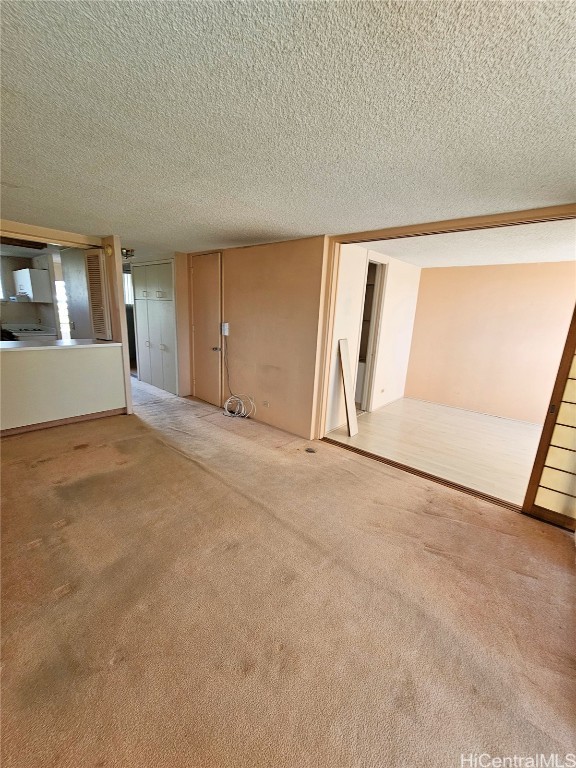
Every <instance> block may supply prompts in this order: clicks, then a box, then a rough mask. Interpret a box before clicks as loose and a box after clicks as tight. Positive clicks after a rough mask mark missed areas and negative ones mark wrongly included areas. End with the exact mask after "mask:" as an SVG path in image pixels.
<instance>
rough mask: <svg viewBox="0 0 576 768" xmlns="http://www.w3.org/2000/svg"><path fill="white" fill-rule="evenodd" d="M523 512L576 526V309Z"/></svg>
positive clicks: (572, 528)
mask: <svg viewBox="0 0 576 768" xmlns="http://www.w3.org/2000/svg"><path fill="white" fill-rule="evenodd" d="M522 511H523V512H525V513H526V514H528V515H532V516H533V517H540V518H541V519H542V520H547V521H548V522H551V523H556V524H557V525H562V526H564V527H565V528H568V529H569V530H572V531H573V530H574V529H575V527H576V310H575V311H574V316H573V317H572V323H571V325H570V330H569V331H568V338H567V340H566V346H565V348H564V353H563V355H562V360H561V361H560V368H559V369H558V376H557V378H556V383H555V385H554V390H553V392H552V399H551V401H550V406H549V408H548V415H547V416H546V421H545V422H544V428H543V429H542V437H541V438H540V445H539V446H538V452H537V454H536V461H535V462H534V468H533V470H532V476H531V477H530V482H529V484H528V491H527V492H526V499H525V500H524V506H523V508H522Z"/></svg>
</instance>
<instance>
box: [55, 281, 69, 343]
mask: <svg viewBox="0 0 576 768" xmlns="http://www.w3.org/2000/svg"><path fill="white" fill-rule="evenodd" d="M54 282H55V283H56V301H57V305H58V320H59V321H60V333H61V334H62V338H63V339H66V340H69V339H70V338H71V335H70V317H69V315H68V299H67V298H66V286H65V285H64V280H55V281H54Z"/></svg>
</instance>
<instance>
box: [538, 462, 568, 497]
mask: <svg viewBox="0 0 576 768" xmlns="http://www.w3.org/2000/svg"><path fill="white" fill-rule="evenodd" d="M540 486H541V487H543V488H551V489H552V490H554V491H560V493H568V494H570V496H576V475H573V474H571V473H569V472H561V471H560V470H559V469H550V467H544V470H543V472H542V478H541V480H540Z"/></svg>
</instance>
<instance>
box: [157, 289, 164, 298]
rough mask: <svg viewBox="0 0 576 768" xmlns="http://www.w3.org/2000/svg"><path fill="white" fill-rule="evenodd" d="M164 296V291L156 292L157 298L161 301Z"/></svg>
mask: <svg viewBox="0 0 576 768" xmlns="http://www.w3.org/2000/svg"><path fill="white" fill-rule="evenodd" d="M163 294H164V291H156V298H157V299H161V298H162V296H163Z"/></svg>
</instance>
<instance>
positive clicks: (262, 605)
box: [2, 388, 576, 768]
mask: <svg viewBox="0 0 576 768" xmlns="http://www.w3.org/2000/svg"><path fill="white" fill-rule="evenodd" d="M137 389H138V388H137ZM137 395H138V397H137V401H138V403H139V404H138V406H137V415H136V416H131V417H127V416H119V417H114V418H110V419H102V420H100V421H93V422H85V423H81V424H76V425H71V426H67V427H58V428H54V429H50V430H46V431H42V432H36V433H29V434H26V435H21V436H17V437H11V438H8V439H6V440H5V441H3V445H2V448H3V450H2V468H3V476H2V493H3V558H4V566H3V589H4V632H3V642H4V662H3V669H2V676H3V721H4V726H3V750H4V761H3V765H4V766H5V768H30V767H32V766H34V768H36V767H38V768H39V767H40V766H42V768H51V767H52V766H62V767H66V768H68V767H69V768H88V766H118V767H119V768H120V767H121V768H132V767H134V768H180V767H181V766H182V767H183V766H186V767H190V768H204V767H206V768H208V767H209V768H245V767H246V768H248V767H250V768H252V767H254V768H256V767H260V766H266V768H288V767H289V768H395V767H396V766H398V767H400V766H403V767H406V768H413V767H415V766H430V767H431V768H432V767H433V768H443V767H444V766H446V767H452V766H454V768H458V767H459V766H460V764H461V763H460V755H461V753H465V754H467V755H468V754H469V753H474V752H487V753H490V754H492V755H504V756H506V755H514V754H518V755H530V754H533V753H541V752H544V753H550V752H558V753H561V754H565V753H566V752H567V751H574V747H575V744H574V739H573V737H574V733H575V732H576V664H575V656H576V652H575V650H576V649H575V644H576V626H575V619H574V595H575V589H574V587H575V585H576V584H575V583H576V569H575V567H574V541H573V538H572V537H571V536H570V535H569V534H568V533H565V532H563V531H561V530H559V529H556V528H553V527H551V526H547V525H545V524H543V523H540V522H537V521H534V520H531V519H528V518H524V517H522V516H520V515H518V514H516V513H513V512H509V511H506V510H505V509H502V508H499V507H495V506H491V505H490V504H487V503H484V502H481V501H478V500H476V499H474V498H472V497H469V496H465V495H462V494H459V493H457V492H455V491H451V490H449V489H447V488H444V487H442V486H440V485H436V484H433V483H430V482H427V481H424V480H421V479H419V478H416V477H414V476H413V475H409V474H404V473H402V472H400V471H397V470H394V469H392V468H389V467H386V466H384V465H382V464H379V463H377V462H373V461H371V460H369V459H365V458H362V457H359V456H356V455H354V454H352V453H350V452H348V451H345V450H341V449H339V448H337V447H335V446H331V445H327V444H323V443H315V444H313V445H314V448H315V449H316V453H307V452H306V451H305V448H306V447H308V446H309V445H310V443H308V442H306V441H305V440H302V439H300V438H294V437H293V436H290V435H287V434H285V433H282V432H278V431H276V430H273V429H270V428H268V427H265V426H263V425H260V424H257V423H255V422H253V421H243V420H233V419H227V418H225V417H224V416H222V415H221V413H220V412H219V411H217V410H216V409H214V408H212V407H210V406H207V405H203V404H199V403H196V402H192V401H188V400H181V399H179V398H175V397H166V398H158V397H157V396H156V395H155V394H154V392H151V391H146V390H145V388H140V389H138V392H137Z"/></svg>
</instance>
